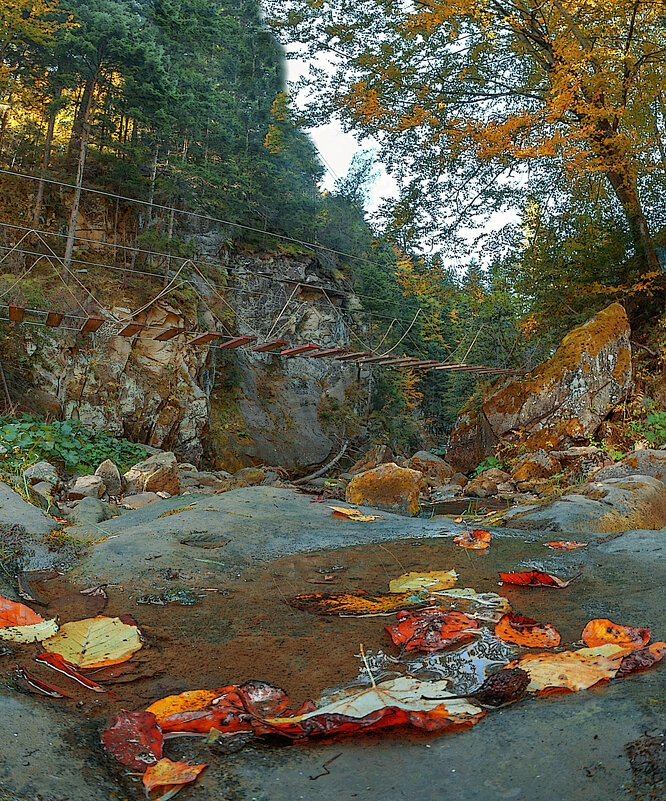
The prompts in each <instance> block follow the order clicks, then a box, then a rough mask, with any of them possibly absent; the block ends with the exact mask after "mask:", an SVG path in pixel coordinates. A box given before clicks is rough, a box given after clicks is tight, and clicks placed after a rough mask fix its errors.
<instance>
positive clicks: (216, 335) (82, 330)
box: [0, 303, 521, 376]
mask: <svg viewBox="0 0 666 801" xmlns="http://www.w3.org/2000/svg"><path fill="white" fill-rule="evenodd" d="M2 309H3V307H2V306H0V311H2ZM5 309H6V314H5V315H1V314H0V321H5V322H7V323H9V324H10V325H11V326H12V327H14V326H17V325H22V324H26V325H35V326H42V327H46V328H51V329H54V330H63V331H74V332H76V333H77V334H85V335H93V334H97V333H99V334H103V335H105V336H117V337H125V338H133V339H148V340H153V341H155V342H173V343H174V344H178V345H182V346H187V347H207V348H220V349H224V350H233V349H236V348H244V349H247V350H249V351H251V352H252V353H272V354H274V355H279V356H281V357H284V358H286V359H290V358H294V357H300V358H308V359H324V358H329V359H333V360H335V361H338V362H350V363H353V364H356V365H358V366H359V367H364V366H370V365H377V366H380V367H404V368H409V369H412V370H445V371H451V372H464V373H478V374H480V375H497V376H500V375H518V374H520V373H521V371H519V370H511V369H507V368H502V367H485V366H483V365H477V364H465V363H458V362H446V361H438V360H436V359H421V358H418V357H416V356H396V355H395V354H391V353H386V354H381V353H380V354H378V353H373V352H372V351H369V350H366V351H353V350H351V348H345V347H325V346H323V345H319V344H317V343H315V342H308V343H306V344H300V345H290V343H289V341H288V340H286V339H271V340H268V341H265V342H262V341H259V339H258V337H257V336H254V335H249V334H244V335H241V336H230V335H229V334H228V333H225V332H222V331H191V330H188V329H186V328H173V327H172V328H159V327H156V326H154V325H151V324H149V323H146V322H141V321H139V320H136V319H132V318H131V317H130V318H128V319H125V320H123V321H118V320H116V319H113V318H111V317H103V316H101V315H87V316H85V317H84V316H82V315H77V314H72V313H71V312H64V311H56V310H53V309H31V308H26V307H25V306H18V305H16V304H12V303H10V304H7V305H6V306H5Z"/></svg>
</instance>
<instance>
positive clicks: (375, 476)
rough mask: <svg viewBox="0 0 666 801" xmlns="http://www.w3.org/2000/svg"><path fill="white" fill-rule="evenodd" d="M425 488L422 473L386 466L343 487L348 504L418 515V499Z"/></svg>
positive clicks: (393, 463) (369, 472)
mask: <svg viewBox="0 0 666 801" xmlns="http://www.w3.org/2000/svg"><path fill="white" fill-rule="evenodd" d="M424 487H425V480H424V478H423V473H421V472H420V471H419V470H411V469H410V468H408V467H398V465H397V464H395V462H387V463H386V464H382V465H380V466H379V467H375V468H374V469H373V470H366V471H365V473H360V474H359V475H356V476H354V477H353V478H352V480H351V481H350V482H349V484H348V485H347V490H346V493H345V498H346V500H347V502H348V503H355V504H367V505H369V506H378V507H379V508H380V509H388V510H389V511H393V512H396V511H397V512H407V513H409V514H410V515H412V516H416V515H418V513H419V495H420V494H421V490H423V489H424Z"/></svg>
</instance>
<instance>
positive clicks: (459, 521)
mask: <svg viewBox="0 0 666 801" xmlns="http://www.w3.org/2000/svg"><path fill="white" fill-rule="evenodd" d="M462 521H463V518H462V517H456V519H455V520H454V521H453V522H454V523H462Z"/></svg>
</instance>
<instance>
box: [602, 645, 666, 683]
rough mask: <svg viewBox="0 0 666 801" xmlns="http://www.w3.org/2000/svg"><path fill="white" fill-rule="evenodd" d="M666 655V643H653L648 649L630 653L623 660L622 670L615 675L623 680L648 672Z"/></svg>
mask: <svg viewBox="0 0 666 801" xmlns="http://www.w3.org/2000/svg"><path fill="white" fill-rule="evenodd" d="M664 654H666V642H653V643H652V645H649V646H648V647H647V648H639V649H637V650H635V651H629V653H628V654H627V655H626V656H625V657H624V658H623V660H622V664H621V665H620V669H619V670H618V672H617V673H616V674H615V678H616V679H623V678H624V677H625V676H629V675H630V674H631V673H639V672H640V671H641V670H648V668H651V667H652V665H654V664H656V663H657V662H659V661H660V660H661V659H662V658H663V656H664Z"/></svg>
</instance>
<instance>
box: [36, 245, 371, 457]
mask: <svg viewBox="0 0 666 801" xmlns="http://www.w3.org/2000/svg"><path fill="white" fill-rule="evenodd" d="M192 235H193V242H194V243H195V244H196V246H197V247H198V248H199V249H200V254H201V255H202V256H204V257H205V258H207V259H209V260H211V262H213V263H214V262H217V265H218V269H217V273H218V274H217V276H216V279H215V280H216V281H217V285H218V286H222V285H224V286H225V287H226V290H223V293H224V297H223V296H222V294H223V293H222V292H220V291H219V290H218V288H217V287H214V286H212V285H211V284H210V283H208V282H207V281H205V280H203V279H200V278H198V277H196V276H195V277H194V278H193V279H192V280H191V281H190V283H189V284H188V286H187V287H186V289H185V290H182V291H181V292H180V293H178V292H172V293H171V294H169V295H167V296H165V297H162V298H160V299H158V300H155V301H153V302H152V303H150V302H148V303H147V301H149V299H150V296H149V295H148V296H147V292H146V287H145V286H142V287H141V288H140V289H139V288H136V287H134V288H132V285H131V284H130V286H125V285H123V286H122V287H121V286H120V284H117V285H115V286H113V287H111V288H108V287H106V301H105V303H106V305H105V308H104V309H103V310H102V312H101V313H102V314H103V316H105V317H107V318H108V319H109V320H110V321H112V320H113V321H115V324H113V325H112V324H111V323H109V325H104V326H102V327H101V328H100V329H99V330H98V331H97V332H96V333H95V334H92V335H91V336H83V337H81V336H77V334H76V333H72V332H69V331H67V330H65V329H64V328H63V329H33V328H29V327H26V330H25V331H24V332H22V338H23V339H24V343H23V347H24V348H25V353H24V354H23V355H24V356H28V357H30V362H31V371H32V382H33V384H34V387H35V391H34V392H31V398H30V399H31V401H33V403H31V408H34V407H35V403H34V402H35V401H38V403H39V405H40V406H41V408H42V410H43V411H46V412H48V413H49V414H50V415H51V416H55V417H59V418H62V419H69V418H75V419H78V420H80V421H81V422H82V423H84V424H85V425H86V426H88V427H89V428H91V429H96V430H104V431H107V432H108V433H110V434H112V435H114V436H118V437H125V438H126V439H128V440H130V441H132V442H138V443H143V444H146V445H149V446H152V447H156V448H160V449H163V450H171V451H174V452H175V453H177V454H178V456H179V458H180V459H181V461H186V462H190V463H192V464H194V465H195V466H198V465H199V464H200V462H201V460H202V458H203V456H204V452H205V453H206V456H207V457H209V461H210V462H211V463H212V466H213V467H215V468H216V469H227V470H230V471H231V472H234V471H236V470H238V469H239V468H241V467H248V466H254V465H257V464H272V465H282V466H285V467H303V468H306V467H308V466H310V465H315V464H319V463H322V462H324V461H325V460H326V458H327V457H328V456H329V455H330V453H331V451H332V450H333V448H334V439H332V438H331V437H330V436H329V432H328V431H327V429H326V426H325V425H324V424H322V421H321V420H320V408H321V405H322V402H323V401H325V400H327V399H329V400H331V401H334V402H336V403H340V404H341V403H344V402H345V390H346V389H347V388H348V387H350V386H352V385H354V384H355V382H356V381H357V380H358V375H357V368H356V367H355V366H353V365H348V364H346V363H345V362H336V361H335V360H333V359H307V358H293V359H284V358H282V357H280V355H279V353H273V352H267V353H255V352H253V351H252V350H251V348H239V349H238V350H220V349H218V348H216V347H214V344H213V346H211V347H194V346H188V345H186V344H185V342H184V341H183V340H184V338H183V337H175V338H173V339H169V340H167V341H161V342H160V341H156V340H155V339H154V338H150V337H155V336H156V335H158V334H160V333H162V332H163V331H164V329H183V330H189V331H192V330H207V329H208V330H218V331H219V330H225V331H227V332H228V333H229V334H230V335H237V334H248V335H252V336H257V337H258V338H259V339H260V340H261V339H273V338H275V337H280V338H284V339H285V340H287V341H288V342H290V343H291V344H293V345H299V344H304V343H310V342H314V343H317V344H320V345H322V346H333V345H347V344H348V343H349V330H350V324H351V322H352V319H353V316H354V314H355V309H356V308H358V300H357V299H356V298H355V296H354V295H353V292H352V290H351V286H350V285H348V283H347V282H346V280H345V279H344V276H343V275H342V273H341V272H339V271H336V270H335V269H334V268H332V267H326V266H325V265H323V264H322V263H321V262H320V261H319V260H318V259H317V258H315V257H312V256H309V255H301V256H288V255H281V254H271V253H260V254H256V255H248V254H245V253H242V252H236V253H222V254H220V245H221V244H222V243H221V241H220V240H219V239H217V238H215V237H212V238H211V237H207V236H206V235H205V232H199V231H197V232H193V233H192ZM89 238H90V239H95V237H92V236H91V237H89ZM100 239H101V240H102V241H103V240H104V235H103V234H102V235H101V236H100ZM88 247H89V248H90V249H92V250H94V249H95V245H94V243H89V245H88ZM150 288H151V289H152V285H151V287H150ZM227 290H228V291H227ZM103 291H104V290H102V289H100V291H99V292H98V297H99V298H100V300H103V299H104V298H103V295H102V292H103ZM157 292H159V285H157V284H156V287H155V294H157ZM119 298H122V300H119ZM137 308H140V309H143V310H142V311H141V312H139V313H136V312H133V311H132V310H133V309H137ZM91 312H94V313H95V314H98V313H100V310H99V309H97V308H95V309H91ZM76 313H77V314H79V315H80V314H81V311H80V310H77V312H76ZM130 319H131V320H132V321H135V322H137V323H139V324H141V325H143V326H144V329H143V330H142V331H141V332H140V333H139V335H138V336H131V337H127V336H116V335H115V334H116V332H117V331H118V330H119V327H120V328H122V327H123V325H124V324H125V323H127V322H128V321H129V320H130ZM362 378H363V375H362ZM332 433H337V432H332Z"/></svg>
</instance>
